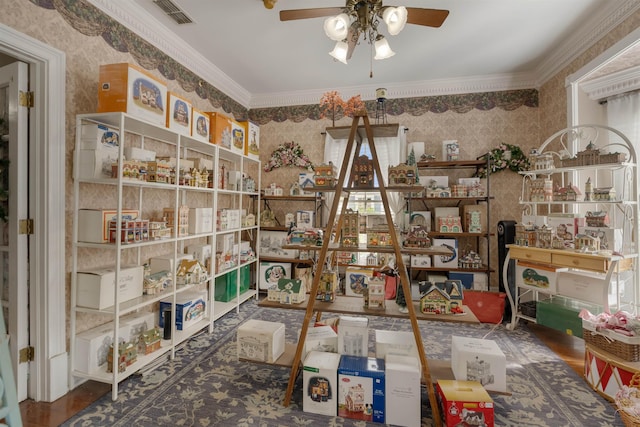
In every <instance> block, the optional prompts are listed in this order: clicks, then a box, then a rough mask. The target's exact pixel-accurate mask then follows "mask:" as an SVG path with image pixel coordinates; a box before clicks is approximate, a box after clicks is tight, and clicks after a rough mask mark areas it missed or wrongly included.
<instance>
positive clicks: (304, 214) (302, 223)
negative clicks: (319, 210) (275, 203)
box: [296, 211, 316, 230]
mask: <svg viewBox="0 0 640 427" xmlns="http://www.w3.org/2000/svg"><path fill="white" fill-rule="evenodd" d="M315 217H316V213H315V212H314V211H297V212H296V228H297V229H298V230H308V229H310V228H313V226H314V224H315Z"/></svg>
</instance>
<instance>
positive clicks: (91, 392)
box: [20, 325, 584, 427]
mask: <svg viewBox="0 0 640 427" xmlns="http://www.w3.org/2000/svg"><path fill="white" fill-rule="evenodd" d="M530 327H531V329H532V330H533V331H534V332H535V334H536V335H537V336H538V337H539V338H540V339H541V340H542V341H543V342H544V343H546V344H547V346H549V348H550V349H551V350H553V351H554V352H556V353H557V354H558V355H559V356H560V357H562V358H563V359H564V360H565V361H566V362H567V364H569V366H571V367H572V368H573V369H574V370H575V371H576V372H578V374H580V375H582V374H583V372H584V371H583V365H584V341H583V340H582V339H580V338H576V337H572V336H570V335H566V334H564V333H562V332H558V331H556V330H553V329H550V328H547V327H544V326H539V325H530ZM110 390H111V387H110V386H109V385H108V384H102V383H98V382H94V381H89V382H87V383H85V384H83V385H81V386H79V387H78V388H76V389H75V390H72V391H71V392H69V393H68V394H67V395H65V396H64V397H62V398H60V399H58V400H56V401H55V402H52V403H44V402H38V403H36V402H34V401H32V400H26V401H24V402H22V403H21V404H20V412H21V413H22V423H23V424H24V425H25V426H28V427H55V426H59V425H60V424H61V423H62V422H64V421H65V420H67V419H69V418H70V417H71V416H72V415H74V414H75V413H77V412H79V411H80V410H82V409H83V408H85V407H87V406H88V405H90V404H91V403H92V402H94V401H95V400H97V399H98V398H100V397H101V396H103V395H104V394H106V393H110Z"/></svg>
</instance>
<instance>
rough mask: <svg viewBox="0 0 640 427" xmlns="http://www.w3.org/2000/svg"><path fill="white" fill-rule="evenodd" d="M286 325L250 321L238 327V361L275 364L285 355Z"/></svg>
mask: <svg viewBox="0 0 640 427" xmlns="http://www.w3.org/2000/svg"><path fill="white" fill-rule="evenodd" d="M284 335H285V326H284V323H279V322H267V321H265V320H257V319H249V320H247V321H246V322H244V323H243V324H242V325H240V326H239V327H238V339H237V344H238V359H250V360H257V361H259V362H266V363H273V362H275V361H276V360H278V358H279V357H280V356H282V353H284Z"/></svg>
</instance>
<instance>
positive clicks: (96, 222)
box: [78, 209, 139, 243]
mask: <svg viewBox="0 0 640 427" xmlns="http://www.w3.org/2000/svg"><path fill="white" fill-rule="evenodd" d="M117 213H118V211H117V210H116V209H80V210H79V211H78V241H79V242H89V243H106V242H108V241H109V221H110V220H115V219H117ZM138 215H139V212H138V210H136V209H122V219H135V218H138Z"/></svg>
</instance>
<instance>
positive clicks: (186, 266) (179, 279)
mask: <svg viewBox="0 0 640 427" xmlns="http://www.w3.org/2000/svg"><path fill="white" fill-rule="evenodd" d="M207 279H208V275H207V270H206V269H205V268H204V266H203V265H202V264H201V263H200V261H198V260H197V259H193V260H190V259H183V260H180V264H178V269H177V271H176V284H177V285H178V286H180V285H193V284H198V283H202V282H204V281H205V280H207Z"/></svg>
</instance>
